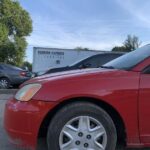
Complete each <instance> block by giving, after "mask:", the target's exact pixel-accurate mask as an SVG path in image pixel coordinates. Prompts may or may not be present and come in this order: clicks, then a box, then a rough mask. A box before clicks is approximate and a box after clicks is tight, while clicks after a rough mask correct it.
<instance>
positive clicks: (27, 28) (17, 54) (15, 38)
mask: <svg viewBox="0 0 150 150" xmlns="http://www.w3.org/2000/svg"><path fill="white" fill-rule="evenodd" d="M31 32H32V20H31V18H30V16H29V13H28V12H27V11H25V10H24V9H23V8H22V7H21V6H20V4H19V2H18V1H16V0H0V61H1V62H5V63H11V64H13V65H17V66H21V65H22V63H23V60H24V57H25V49H26V47H27V42H26V39H25V37H26V36H28V35H30V33H31Z"/></svg>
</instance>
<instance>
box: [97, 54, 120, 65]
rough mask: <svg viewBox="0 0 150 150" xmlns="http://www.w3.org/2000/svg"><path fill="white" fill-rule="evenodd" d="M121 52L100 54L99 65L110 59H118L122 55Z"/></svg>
mask: <svg viewBox="0 0 150 150" xmlns="http://www.w3.org/2000/svg"><path fill="white" fill-rule="evenodd" d="M120 56H121V54H120V55H119V54H105V55H100V56H99V60H98V67H100V66H101V65H104V64H106V63H108V62H109V61H111V60H113V59H116V58H118V57H120Z"/></svg>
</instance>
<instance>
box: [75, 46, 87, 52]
mask: <svg viewBox="0 0 150 150" xmlns="http://www.w3.org/2000/svg"><path fill="white" fill-rule="evenodd" d="M75 49H76V50H86V51H88V50H89V48H83V47H81V46H78V47H76V48H75Z"/></svg>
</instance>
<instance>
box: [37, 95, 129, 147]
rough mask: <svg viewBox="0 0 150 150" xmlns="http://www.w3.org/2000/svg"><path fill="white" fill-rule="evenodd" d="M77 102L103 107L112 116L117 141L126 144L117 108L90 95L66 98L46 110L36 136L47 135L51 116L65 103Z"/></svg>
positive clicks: (123, 128) (122, 122)
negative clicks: (46, 112)
mask: <svg viewBox="0 0 150 150" xmlns="http://www.w3.org/2000/svg"><path fill="white" fill-rule="evenodd" d="M77 102H85V103H86V102H88V103H92V104H95V105H97V106H99V107H101V108H102V109H104V110H105V111H106V112H107V113H108V114H109V116H110V117H111V118H112V120H113V122H114V124H115V127H116V129H117V137H118V138H117V142H118V144H119V145H120V144H121V145H123V146H125V145H126V138H127V135H126V132H125V129H126V128H125V124H124V121H123V119H122V117H121V116H120V115H119V113H118V112H117V110H116V109H115V108H113V107H112V106H111V105H110V104H108V103H106V102H105V101H103V100H99V99H95V98H91V97H76V98H71V99H67V100H65V101H63V102H61V103H59V104H58V105H57V106H56V107H55V108H54V109H52V110H50V111H49V112H48V114H47V115H46V117H45V118H44V120H43V122H42V124H41V126H40V129H39V133H38V137H41V136H42V137H46V135H47V129H48V126H49V124H50V122H51V120H52V118H53V116H54V115H55V114H56V113H57V112H58V111H59V110H60V109H61V108H63V107H65V106H66V105H69V104H71V103H77Z"/></svg>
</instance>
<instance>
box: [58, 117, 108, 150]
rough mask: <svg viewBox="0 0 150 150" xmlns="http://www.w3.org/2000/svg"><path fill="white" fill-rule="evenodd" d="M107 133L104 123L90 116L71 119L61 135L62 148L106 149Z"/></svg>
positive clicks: (64, 149) (75, 149) (78, 149)
mask: <svg viewBox="0 0 150 150" xmlns="http://www.w3.org/2000/svg"><path fill="white" fill-rule="evenodd" d="M106 145H107V134H106V130H105V128H104V127H103V125H102V124H101V123H100V122H99V121H98V120H96V119H94V118H92V117H89V116H80V117H77V118H73V119H72V120H70V121H69V122H68V123H67V124H66V125H65V126H64V127H63V129H62V131H61V133H60V137H59V146H60V149H61V150H85V149H86V150H87V149H88V150H105V148H106Z"/></svg>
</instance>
